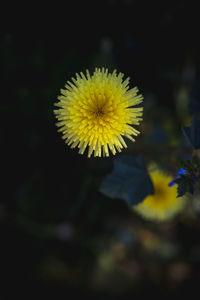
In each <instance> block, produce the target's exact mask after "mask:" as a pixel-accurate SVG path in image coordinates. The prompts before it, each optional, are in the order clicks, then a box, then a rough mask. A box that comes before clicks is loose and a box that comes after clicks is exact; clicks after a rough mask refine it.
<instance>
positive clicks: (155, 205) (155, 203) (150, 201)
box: [133, 169, 186, 221]
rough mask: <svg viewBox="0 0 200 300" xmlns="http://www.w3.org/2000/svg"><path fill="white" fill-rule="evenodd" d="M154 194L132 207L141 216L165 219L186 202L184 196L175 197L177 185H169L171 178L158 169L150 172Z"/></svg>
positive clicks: (175, 212)
mask: <svg viewBox="0 0 200 300" xmlns="http://www.w3.org/2000/svg"><path fill="white" fill-rule="evenodd" d="M150 177H151V179H152V182H153V186H154V194H153V195H148V196H147V197H146V198H145V199H144V200H143V201H142V202H140V203H139V204H138V205H136V206H134V207H133V209H134V211H136V212H137V213H139V214H140V215H141V216H143V217H144V218H146V219H149V220H152V221H156V220H157V221H165V220H168V219H170V218H172V217H174V216H175V215H176V214H177V213H178V212H180V211H181V209H182V208H183V207H184V205H185V203H186V197H177V185H176V184H175V185H173V186H171V187H169V185H168V184H169V183H170V182H171V181H172V180H173V178H172V177H171V176H168V175H166V174H165V173H164V172H162V171H161V170H159V169H155V170H153V171H152V172H150Z"/></svg>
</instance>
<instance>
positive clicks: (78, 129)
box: [54, 68, 143, 157]
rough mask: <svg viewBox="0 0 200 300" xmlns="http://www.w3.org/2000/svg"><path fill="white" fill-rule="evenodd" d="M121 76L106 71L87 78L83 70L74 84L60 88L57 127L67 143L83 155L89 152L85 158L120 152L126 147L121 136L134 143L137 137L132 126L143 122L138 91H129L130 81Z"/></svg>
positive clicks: (135, 88) (136, 131)
mask: <svg viewBox="0 0 200 300" xmlns="http://www.w3.org/2000/svg"><path fill="white" fill-rule="evenodd" d="M122 79H123V74H122V73H119V74H117V72H116V70H115V71H113V73H112V74H111V73H108V69H104V68H102V69H97V68H96V69H95V71H94V73H93V74H92V75H90V73H89V71H88V70H87V71H86V76H85V75H84V74H83V73H80V75H79V74H76V78H72V81H73V83H71V82H70V81H67V84H66V85H65V88H66V89H61V94H62V95H61V96H59V97H58V100H59V102H58V103H56V104H55V105H56V106H57V107H58V109H56V110H54V113H55V115H56V118H57V119H58V122H57V126H58V127H60V128H59V131H61V132H62V133H63V139H65V140H66V143H67V144H68V145H70V146H71V148H75V147H76V146H77V147H78V148H79V153H80V154H83V153H84V151H85V149H86V148H87V146H88V148H89V150H88V157H90V156H91V155H92V153H93V152H94V156H99V157H101V155H103V156H109V150H110V151H111V152H112V154H115V153H116V150H117V151H119V152H121V149H122V148H123V147H125V148H126V147H127V145H126V143H125V141H124V139H123V137H122V136H125V137H127V138H128V139H130V140H132V141H135V140H134V138H133V136H136V135H138V134H139V131H138V130H136V129H135V128H134V127H132V125H139V122H140V121H141V120H142V118H141V116H142V107H135V106H136V105H138V104H139V103H141V102H142V99H143V97H142V95H137V93H138V89H137V87H134V88H133V89H130V90H129V85H128V84H129V78H127V79H126V80H125V81H123V80H122Z"/></svg>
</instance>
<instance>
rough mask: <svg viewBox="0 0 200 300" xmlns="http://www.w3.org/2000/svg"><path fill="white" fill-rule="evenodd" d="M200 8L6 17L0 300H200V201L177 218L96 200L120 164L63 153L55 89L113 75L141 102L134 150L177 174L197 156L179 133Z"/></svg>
mask: <svg viewBox="0 0 200 300" xmlns="http://www.w3.org/2000/svg"><path fill="white" fill-rule="evenodd" d="M198 11H199V10H198V9H197V8H196V7H195V6H194V5H193V4H192V2H189V1H184V0H178V1H175V2H172V3H171V2H169V1H164V2H163V1H162V2H160V3H156V2H154V1H150V2H149V3H148V2H145V1H137V0H129V1H125V0H124V1H122V0H120V1H116V0H108V1H106V0H103V1H99V2H95V3H93V4H91V3H90V2H89V1H83V2H82V1H80V2H72V3H70V4H69V3H67V9H66V8H64V6H63V7H61V6H59V5H58V4H55V3H54V4H53V5H52V4H50V3H49V4H48V6H45V7H42V5H41V6H40V7H37V6H36V5H34V6H33V5H31V4H30V7H28V6H27V7H26V6H23V8H22V7H20V6H19V5H18V4H17V7H14V6H13V7H12V10H11V9H10V8H9V9H7V10H6V12H9V17H7V19H6V21H5V22H4V25H3V32H2V34H1V57H2V71H3V78H2V92H3V93H2V94H1V106H0V110H1V118H2V126H1V137H2V165H3V171H2V177H3V182H2V193H1V195H2V197H1V201H0V232H1V258H0V265H1V275H2V278H3V280H2V281H1V285H2V287H1V290H0V298H2V299H13V294H14V295H15V297H20V298H26V299H27V298H28V299H35V298H38V295H40V297H43V298H45V299H46V298H48V297H50V296H53V297H54V298H55V299H63V298H67V297H68V298H69V295H73V298H76V297H78V298H79V297H80V296H85V297H87V298H92V299H112V298H113V299H126V298H132V297H138V298H139V299H143V298H144V297H146V295H148V296H151V297H154V296H155V295H156V296H160V297H162V299H169V297H171V296H172V295H173V296H177V295H179V296H183V295H184V296H188V295H192V294H196V293H198V289H199V288H198V285H199V276H200V271H199V270H200V269H199V264H200V242H199V232H200V221H199V220H200V219H199V217H200V216H199V215H200V206H199V201H198V195H194V197H193V198H192V199H191V202H190V206H189V207H188V209H187V210H186V211H184V213H183V214H182V215H181V216H179V217H177V219H175V220H172V221H170V222H168V223H165V224H160V225H159V226H158V225H157V224H153V223H151V222H148V221H144V220H142V219H141V218H140V217H138V216H136V215H135V214H134V213H133V212H132V211H131V210H130V209H129V208H128V206H127V205H126V203H125V202H124V201H123V200H120V199H114V198H113V199H110V198H107V197H106V196H104V195H102V194H101V193H100V192H99V186H100V184H101V183H102V180H103V179H104V178H105V176H106V174H109V173H110V172H111V171H112V161H113V158H112V157H110V158H106V159H97V158H91V159H88V158H87V157H86V156H81V155H79V154H77V152H76V151H75V150H71V149H70V148H69V147H66V145H65V144H64V142H63V140H62V139H61V137H60V135H59V134H58V133H57V130H56V127H55V124H54V123H55V119H54V116H53V104H54V102H55V101H56V97H57V95H58V94H59V89H60V88H62V87H63V86H64V83H65V81H66V80H68V79H70V78H71V76H73V75H74V73H76V72H80V71H84V70H85V69H86V68H88V69H90V70H93V68H94V67H96V66H99V67H100V66H105V67H108V68H110V69H111V70H112V69H113V68H117V69H118V70H119V71H121V72H123V73H125V74H126V76H130V77H131V82H132V84H133V85H137V86H138V87H139V90H141V92H142V94H143V95H144V121H143V123H142V124H141V126H140V131H141V132H142V134H141V136H139V137H138V139H137V141H136V142H135V143H128V149H127V150H125V152H126V154H130V155H137V154H142V155H143V156H144V158H145V160H146V161H148V162H151V161H156V162H157V163H158V164H159V165H160V166H161V167H163V168H165V169H167V170H168V171H169V172H171V173H172V174H174V172H176V171H177V169H178V168H179V167H180V166H179V162H180V160H181V159H182V160H183V159H185V158H186V157H188V156H189V157H190V156H191V149H190V148H189V147H187V145H186V143H185V141H184V139H183V137H182V135H181V130H180V126H181V125H185V126H188V123H189V121H190V120H191V113H193V109H194V107H198V104H199V93H198V88H197V89H196V88H195V87H196V85H197V87H199V85H198V84H197V82H198V83H199V81H198V80H199V67H200V61H199V51H200V47H199V41H198V28H199V17H198ZM6 15H7V13H6ZM194 89H195V91H196V93H197V94H195V92H194ZM191 90H193V93H191ZM194 95H195V101H194ZM196 105H197V106H196ZM161 140H162V143H161V142H160V141H161Z"/></svg>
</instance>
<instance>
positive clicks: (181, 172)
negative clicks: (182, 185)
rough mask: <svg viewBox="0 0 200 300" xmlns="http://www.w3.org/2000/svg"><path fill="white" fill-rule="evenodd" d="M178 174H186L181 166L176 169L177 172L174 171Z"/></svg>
mask: <svg viewBox="0 0 200 300" xmlns="http://www.w3.org/2000/svg"><path fill="white" fill-rule="evenodd" d="M179 174H181V175H186V174H187V171H186V170H185V169H183V168H180V169H179V170H178V172H176V173H175V175H179Z"/></svg>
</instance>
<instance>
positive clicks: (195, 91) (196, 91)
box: [188, 78, 200, 113]
mask: <svg viewBox="0 0 200 300" xmlns="http://www.w3.org/2000/svg"><path fill="white" fill-rule="evenodd" d="M188 108H189V110H190V111H192V112H194V113H196V112H200V79H199V78H196V79H195V80H194V82H193V84H192V86H191V89H190V92H189V104H188Z"/></svg>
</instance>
